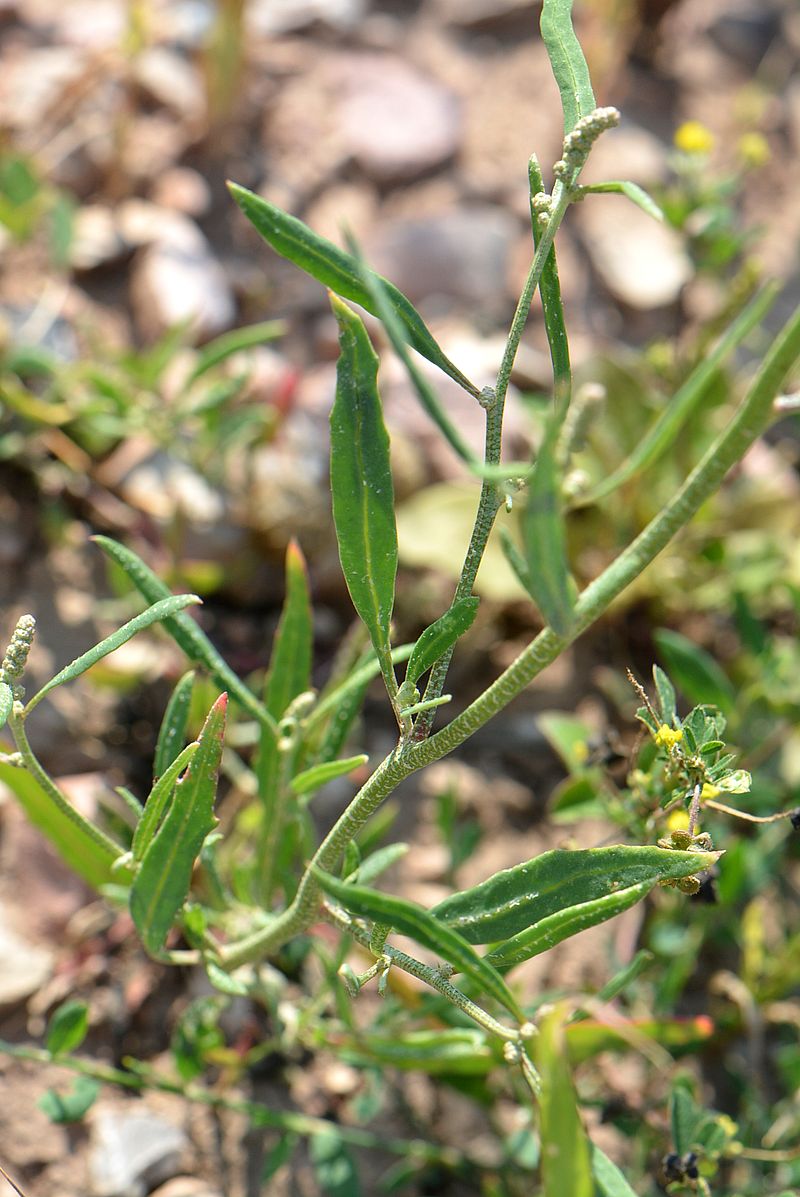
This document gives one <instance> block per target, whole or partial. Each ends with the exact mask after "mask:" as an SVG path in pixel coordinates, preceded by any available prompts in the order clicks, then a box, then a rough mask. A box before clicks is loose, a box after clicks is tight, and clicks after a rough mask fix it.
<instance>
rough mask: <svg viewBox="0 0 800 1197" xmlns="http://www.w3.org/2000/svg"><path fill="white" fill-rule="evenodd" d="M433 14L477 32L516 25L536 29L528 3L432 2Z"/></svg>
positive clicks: (511, 0)
mask: <svg viewBox="0 0 800 1197" xmlns="http://www.w3.org/2000/svg"><path fill="white" fill-rule="evenodd" d="M434 11H435V12H436V13H437V15H438V16H439V17H440V19H441V20H444V21H446V22H447V23H448V24H450V25H456V26H458V27H459V28H460V29H468V30H471V31H474V32H476V33H495V32H502V31H504V30H506V29H507V28H509V26H512V25H513V26H514V27H516V25H517V23H521V24H522V25H523V28H524V27H525V26H526V25H527V26H528V27H530V29H533V28H535V20H536V17H535V12H534V10H533V7H532V5H531V2H530V0H435V3H434Z"/></svg>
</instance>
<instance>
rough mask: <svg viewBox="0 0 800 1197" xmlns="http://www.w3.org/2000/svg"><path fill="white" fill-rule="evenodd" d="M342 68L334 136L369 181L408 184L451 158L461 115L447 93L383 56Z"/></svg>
mask: <svg viewBox="0 0 800 1197" xmlns="http://www.w3.org/2000/svg"><path fill="white" fill-rule="evenodd" d="M342 65H343V66H344V69H343V71H342V78H341V89H342V90H341V100H340V102H339V105H338V110H337V124H338V129H339V136H340V137H341V141H342V145H343V148H344V150H345V152H346V153H347V155H348V156H349V157H351V158H352V159H354V160H355V161H356V162H357V163H358V165H359V166H360V167H361V168H362V170H363V171H364V172H365V173H366V174H367V175H369V177H370V178H371V179H374V180H375V181H376V182H378V183H384V184H386V183H396V182H402V181H408V180H409V179H414V178H417V177H418V176H420V175H422V174H426V173H427V172H429V171H431V170H433V169H435V168H436V167H439V166H442V165H444V164H445V163H446V162H448V161H449V160H450V159H451V158H452V157H453V156H454V155H455V153H456V152H457V150H458V148H459V145H460V141H461V114H460V107H459V102H458V99H457V97H456V96H455V95H454V94H453V93H452V92H451V91H450V90H449V89H448V88H446V87H445V86H443V85H442V84H441V83H438V82H437V81H436V80H435V79H433V78H431V77H430V76H427V75H423V74H422V72H420V71H418V70H417V69H416V68H414V67H412V66H409V65H408V63H406V62H403V61H402V60H401V59H399V58H395V57H394V56H392V55H388V54H387V55H382V54H376V55H362V56H359V57H358V58H351V59H349V60H348V61H347V62H345V63H344V64H342Z"/></svg>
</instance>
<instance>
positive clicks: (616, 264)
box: [577, 195, 693, 311]
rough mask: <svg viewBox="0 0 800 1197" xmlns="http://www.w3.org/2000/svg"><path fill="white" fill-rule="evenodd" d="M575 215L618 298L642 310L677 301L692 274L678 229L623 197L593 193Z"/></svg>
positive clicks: (596, 265)
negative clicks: (659, 220)
mask: <svg viewBox="0 0 800 1197" xmlns="http://www.w3.org/2000/svg"><path fill="white" fill-rule="evenodd" d="M577 218H578V220H579V221H580V228H581V232H582V234H583V236H584V240H585V243H586V249H587V252H588V254H589V258H590V259H591V262H592V265H593V266H594V268H595V269H596V270H597V273H598V274H599V275H600V277H601V278H602V280H603V282H604V283H605V285H606V286H607V287H608V289H609V291H610V292H611V294H612V295H613V296H614V297H615V298H616V299H618V300H620V301H621V302H622V303H624V304H627V305H628V307H631V308H635V309H637V310H638V311H651V310H652V309H653V308H659V307H664V306H665V305H667V304H671V303H674V302H675V301H676V300H677V298H678V296H679V295H680V293H681V289H682V288H683V286H684V285H685V284H686V283H687V282H688V281H689V279H690V278H691V277H692V274H693V268H692V263H691V260H690V259H689V256H688V254H687V253H686V250H685V249H684V246H683V242H682V239H681V237H680V235H679V234H678V233H676V232H675V231H674V230H673V229H670V228H668V227H667V226H666V225H663V224H659V223H658V221H656V220H653V218H652V217H651V216H648V215H647V214H646V213H645V212H643V211H642V210H641V209H640V208H637V207H635V206H634V205H633V204H632V203H631V202H630V201H629V200H626V199H625V197H624V196H621V195H620V196H605V195H593V196H592V195H590V196H589V197H588V198H587V199H586V201H585V202H584V203H583V204H582V205H580V208H579V211H578V213H577Z"/></svg>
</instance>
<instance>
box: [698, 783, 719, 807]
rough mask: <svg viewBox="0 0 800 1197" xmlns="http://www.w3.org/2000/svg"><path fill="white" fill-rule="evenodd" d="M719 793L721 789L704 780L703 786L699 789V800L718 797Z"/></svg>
mask: <svg viewBox="0 0 800 1197" xmlns="http://www.w3.org/2000/svg"><path fill="white" fill-rule="evenodd" d="M721 793H722V791H721V790H719V789H717V787H716V786H712V785H711V784H710V782H707V781H704V782H703V788H702V790H701V791H700V801H701V802H702V801H703V799H704V798H719V796H720V794H721Z"/></svg>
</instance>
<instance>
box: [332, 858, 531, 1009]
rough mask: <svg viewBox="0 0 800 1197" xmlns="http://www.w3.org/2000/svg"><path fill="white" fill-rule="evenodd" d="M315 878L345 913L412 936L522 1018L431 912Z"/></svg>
mask: <svg viewBox="0 0 800 1197" xmlns="http://www.w3.org/2000/svg"><path fill="white" fill-rule="evenodd" d="M315 875H316V877H317V880H318V881H319V883H320V885H321V886H322V888H323V889H324V890H325V892H326V893H328V894H330V895H331V897H333V898H335V899H336V901H337V902H340V903H341V905H342V906H343V907H344V908H345V910H349V911H350V912H351V913H352V914H355V915H358V916H360V917H361V918H368V919H373V921H374V922H376V923H383V924H386V925H388V926H390V927H394V929H395V930H396V931H399V932H400V933H401V935H408V936H409V937H410V938H411V939H413V940H416V942H417V943H419V944H421V945H422V946H423V947H425V948H429V949H430V951H432V952H436V953H437V955H439V956H442V957H443V958H444V959H445V960H447V961H449V963H450V964H452V965H454V966H455V967H456V968H457V969H458V970H459V972H462V973H464V974H465V975H466V976H468V977H471V978H472V980H473V981H475V982H476V983H477V984H478V985H480V986H481V988H482V989H483V990H485V992H486V993H488V994H491V996H492V997H493V998H494V999H495V1000H496V1001H498V1002H499V1003H500V1004H501V1005H502V1006H505V1008H506V1009H507V1010H509V1011H511V1013H512V1014H513V1015H514V1017H515V1018H520V1019H521V1018H522V1015H521V1012H520V1008H519V1006H518V1004H517V1002H516V999H515V998H514V995H513V994H512V993H511V991H510V989H509V988H508V986H507V985H506V983H505V981H504V980H503V978H502V977H501V976H500V974H499V973H498V972H496V971H495V969H494V968H492V966H491V965H490V964H487V963H486V961H485V960H482V959H481V957H480V956H479V955H478V954H477V952H475V951H473V949H472V948H471V947H470V945H469V944H468V943H467V941H466V940H465V939H464V938H463V937H462V936H461V935H459V934H458V933H457V932H455V931H452V930H451V929H450V928H449V927H446V926H444V924H442V923H441V922H439V921H438V920H437V919H435V918H433V917H432V916H431V914H430V912H429V911H427V910H424V909H423V907H421V906H418V905H417V904H416V902H407V901H406V900H405V899H403V898H396V897H393V896H391V895H390V894H383V893H380V891H378V890H376V889H368V888H366V887H365V886H362V885H347V884H346V883H345V882H343V881H339V880H338V879H337V878H336V877H332V876H331V875H330V874H329V873H322V872H320V871H319V870H315Z"/></svg>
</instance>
